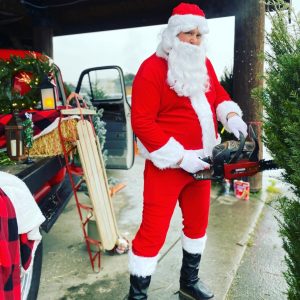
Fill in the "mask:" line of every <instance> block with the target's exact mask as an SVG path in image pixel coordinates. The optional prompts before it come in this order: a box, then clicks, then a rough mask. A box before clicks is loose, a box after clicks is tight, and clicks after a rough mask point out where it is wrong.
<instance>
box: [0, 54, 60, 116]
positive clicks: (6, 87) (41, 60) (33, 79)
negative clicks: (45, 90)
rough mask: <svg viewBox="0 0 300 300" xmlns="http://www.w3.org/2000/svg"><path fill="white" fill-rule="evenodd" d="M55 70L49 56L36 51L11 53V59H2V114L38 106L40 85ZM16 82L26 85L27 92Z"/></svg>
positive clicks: (0, 76) (0, 110)
mask: <svg viewBox="0 0 300 300" xmlns="http://www.w3.org/2000/svg"><path fill="white" fill-rule="evenodd" d="M54 71H55V68H54V64H53V63H50V61H49V58H48V57H47V56H45V55H37V54H36V53H34V52H29V53H28V54H26V55H25V57H20V56H15V55H11V56H10V59H9V60H4V59H0V114H6V113H10V112H11V111H12V110H23V109H33V108H36V107H37V105H39V104H40V101H41V95H40V89H39V86H40V84H41V82H42V81H43V79H44V78H45V76H48V77H51V76H53V74H54ZM16 82H17V84H19V85H20V84H22V85H23V86H25V87H26V92H24V91H19V90H18V89H16V88H15V83H16Z"/></svg>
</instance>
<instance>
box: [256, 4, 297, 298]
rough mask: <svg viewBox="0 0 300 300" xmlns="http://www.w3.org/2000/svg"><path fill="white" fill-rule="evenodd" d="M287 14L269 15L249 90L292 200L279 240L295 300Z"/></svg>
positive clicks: (284, 210)
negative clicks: (262, 70)
mask: <svg viewBox="0 0 300 300" xmlns="http://www.w3.org/2000/svg"><path fill="white" fill-rule="evenodd" d="M292 16H293V20H292V23H291V24H289V22H288V18H287V12H286V11H279V10H276V11H275V12H274V13H273V15H270V19H271V23H272V30H271V32H270V33H267V36H266V38H267V42H268V43H269V45H270V48H271V50H270V51H269V52H267V53H266V54H265V61H266V63H267V71H266V75H265V88H264V89H260V90H259V89H258V90H255V91H254V93H253V94H254V97H255V98H257V99H258V100H259V101H261V102H262V104H263V106H264V110H265V117H264V126H263V129H264V136H263V140H264V143H265V145H266V146H267V148H268V149H269V150H270V152H271V154H272V156H273V157H274V159H275V160H276V162H277V163H278V165H279V166H280V167H281V168H283V169H284V174H283V177H284V180H285V181H286V182H287V183H289V184H290V185H291V187H292V191H293V194H294V196H293V198H292V199H288V198H284V199H281V200H280V212H281V216H282V218H280V220H279V224H280V235H281V237H282V239H283V248H284V250H285V251H286V257H285V261H286V263H287V268H288V269H287V271H286V272H285V273H284V275H285V279H286V282H287V284H288V291H287V295H288V299H290V300H296V299H300V168H299V162H300V20H299V18H297V16H296V15H295V14H293V15H292Z"/></svg>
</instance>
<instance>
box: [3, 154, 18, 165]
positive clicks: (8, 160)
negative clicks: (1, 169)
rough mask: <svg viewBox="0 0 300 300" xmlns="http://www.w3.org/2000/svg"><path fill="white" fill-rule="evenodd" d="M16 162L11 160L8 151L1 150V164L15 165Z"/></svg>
mask: <svg viewBox="0 0 300 300" xmlns="http://www.w3.org/2000/svg"><path fill="white" fill-rule="evenodd" d="M15 164H16V163H15V162H14V161H13V160H11V159H10V158H9V157H8V155H7V152H6V151H0V166H9V165H15Z"/></svg>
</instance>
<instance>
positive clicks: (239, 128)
mask: <svg viewBox="0 0 300 300" xmlns="http://www.w3.org/2000/svg"><path fill="white" fill-rule="evenodd" d="M227 126H228V128H229V129H230V131H231V132H232V133H233V134H234V136H235V137H236V138H237V139H240V132H241V133H242V134H243V135H244V137H245V138H246V137H247V135H248V133H247V124H246V123H245V122H244V121H243V120H242V118H241V117H240V116H237V115H236V116H233V117H231V118H229V119H228V121H227Z"/></svg>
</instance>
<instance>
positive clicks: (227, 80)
mask: <svg viewBox="0 0 300 300" xmlns="http://www.w3.org/2000/svg"><path fill="white" fill-rule="evenodd" d="M220 83H221V85H222V86H223V88H224V89H225V90H226V92H227V93H228V94H229V96H230V97H232V96H233V71H232V70H231V71H229V70H228V69H227V68H225V69H224V73H223V75H222V76H221V79H220Z"/></svg>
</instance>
